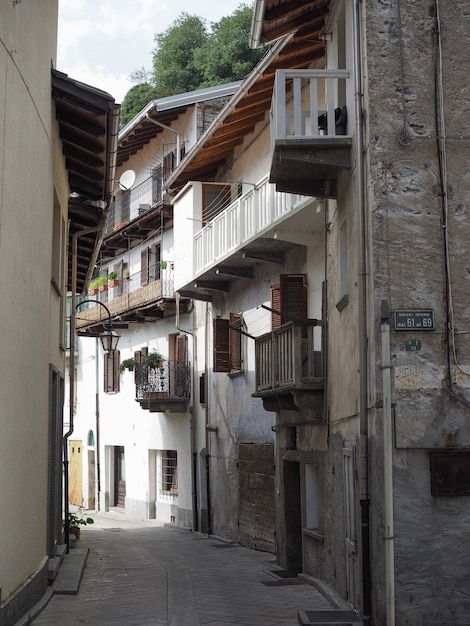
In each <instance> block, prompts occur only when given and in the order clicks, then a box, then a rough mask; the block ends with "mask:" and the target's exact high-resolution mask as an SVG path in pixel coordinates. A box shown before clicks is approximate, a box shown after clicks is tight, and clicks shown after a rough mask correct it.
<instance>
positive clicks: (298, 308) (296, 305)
mask: <svg viewBox="0 0 470 626" xmlns="http://www.w3.org/2000/svg"><path fill="white" fill-rule="evenodd" d="M279 280H280V287H281V313H284V314H285V315H286V316H287V317H288V318H289V319H283V320H282V324H285V323H286V322H288V321H289V320H291V319H293V320H305V319H307V277H306V275H305V274H281V276H280V278H279Z"/></svg>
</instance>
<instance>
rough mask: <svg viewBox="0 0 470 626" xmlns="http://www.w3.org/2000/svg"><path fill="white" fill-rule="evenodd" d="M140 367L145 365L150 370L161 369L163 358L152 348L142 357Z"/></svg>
mask: <svg viewBox="0 0 470 626" xmlns="http://www.w3.org/2000/svg"><path fill="white" fill-rule="evenodd" d="M142 365H146V366H147V367H151V368H157V367H162V366H163V356H162V355H161V354H160V352H158V351H157V350H155V348H154V349H153V351H152V352H150V353H149V354H147V355H146V356H144V358H143V359H142Z"/></svg>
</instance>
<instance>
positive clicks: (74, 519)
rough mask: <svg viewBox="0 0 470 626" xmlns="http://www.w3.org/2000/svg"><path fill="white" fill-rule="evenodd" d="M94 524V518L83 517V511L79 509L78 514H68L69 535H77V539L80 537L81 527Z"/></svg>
mask: <svg viewBox="0 0 470 626" xmlns="http://www.w3.org/2000/svg"><path fill="white" fill-rule="evenodd" d="M87 524H94V520H93V518H92V517H82V509H78V510H77V512H76V513H72V512H71V511H69V513H68V523H67V526H68V529H69V533H70V534H72V535H75V537H76V538H77V539H79V537H80V526H86V525H87Z"/></svg>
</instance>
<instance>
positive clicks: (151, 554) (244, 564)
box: [32, 513, 332, 626]
mask: <svg viewBox="0 0 470 626" xmlns="http://www.w3.org/2000/svg"><path fill="white" fill-rule="evenodd" d="M93 517H94V519H95V524H94V525H93V526H87V527H86V528H84V529H82V531H81V538H80V541H78V542H77V548H78V547H80V548H82V549H83V548H85V547H87V548H88V549H89V554H88V560H87V565H86V568H85V571H84V574H83V578H82V582H81V585H80V588H79V591H78V594H77V595H59V594H54V595H52V598H51V600H50V601H49V603H48V604H47V606H46V607H45V608H44V609H43V610H42V611H41V613H40V614H39V615H38V616H37V617H36V618H35V619H34V620H33V622H32V623H33V626H75V625H77V624H88V625H89V626H156V625H159V624H162V625H166V626H193V625H196V626H197V625H203V624H207V625H211V626H218V625H220V626H232V625H238V624H243V625H245V626H251V625H253V626H254V625H256V626H260V625H266V626H294V625H298V621H297V614H298V611H299V610H304V611H305V610H323V609H331V608H332V604H331V603H330V602H329V601H328V600H327V599H326V598H325V597H324V596H323V595H322V594H321V593H320V592H319V591H318V590H317V589H316V588H315V587H314V586H312V585H310V584H307V583H305V582H302V581H300V580H297V579H285V578H284V579H283V578H282V577H279V576H277V575H275V574H274V573H273V571H279V572H280V573H282V572H281V571H280V569H279V568H278V567H277V566H276V564H275V560H274V556H273V555H270V554H266V553H264V552H258V551H256V550H250V549H247V548H244V547H242V546H239V545H238V544H232V543H227V542H224V541H221V540H219V539H216V538H213V537H211V536H209V537H208V536H207V535H202V534H199V533H193V532H191V531H187V530H182V529H179V528H176V527H168V526H161V525H156V524H149V523H148V522H147V523H145V522H144V523H141V522H136V521H129V520H127V519H126V518H125V517H124V516H122V515H113V514H106V513H105V514H98V513H97V514H93ZM71 552H72V549H71ZM52 589H53V586H52Z"/></svg>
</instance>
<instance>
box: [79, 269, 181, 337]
mask: <svg viewBox="0 0 470 626" xmlns="http://www.w3.org/2000/svg"><path fill="white" fill-rule="evenodd" d="M173 274H174V268H173V263H172V262H170V261H168V262H166V263H165V267H162V263H161V262H160V263H158V264H156V265H155V266H151V267H149V268H148V269H147V270H146V272H145V276H144V275H143V273H142V272H135V273H133V274H131V275H130V276H129V277H128V278H124V279H122V280H121V281H120V282H119V283H118V285H117V286H115V287H108V288H107V290H106V291H103V292H99V293H98V294H97V295H96V296H93V298H91V299H94V298H95V299H96V300H98V301H100V302H102V303H103V304H105V305H106V307H107V308H108V310H109V312H110V313H111V318H112V320H113V325H114V324H115V322H118V323H117V324H115V326H116V328H122V327H123V326H124V327H125V326H126V325H127V322H154V321H157V320H158V319H160V318H162V317H164V316H165V313H167V312H168V313H170V314H174V313H175V311H176V296H175V293H174V286H173ZM180 304H181V310H184V308H185V307H186V304H187V302H186V301H185V300H183V301H181V302H180ZM107 322H108V318H107V315H106V311H105V309H104V308H103V307H102V306H99V304H96V305H95V304H94V303H93V302H89V303H87V305H86V308H85V305H84V306H83V308H81V309H80V310H79V312H78V313H77V317H76V327H77V333H78V334H80V335H95V334H98V333H99V332H100V331H101V329H102V326H103V324H107ZM119 323H121V324H119Z"/></svg>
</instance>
